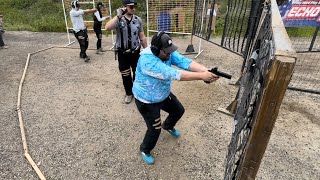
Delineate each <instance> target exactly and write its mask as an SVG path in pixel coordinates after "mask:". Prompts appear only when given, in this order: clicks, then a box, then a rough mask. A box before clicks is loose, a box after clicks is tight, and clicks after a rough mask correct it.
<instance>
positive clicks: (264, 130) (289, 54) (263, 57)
mask: <svg viewBox="0 0 320 180" xmlns="http://www.w3.org/2000/svg"><path fill="white" fill-rule="evenodd" d="M271 4H272V5H271ZM259 9H260V10H261V12H262V13H261V16H260V21H259V26H258V28H257V31H256V32H257V33H256V34H255V35H254V36H253V37H254V39H253V41H252V46H251V47H250V49H249V51H248V54H249V55H250V57H249V58H247V60H246V64H245V68H244V71H243V77H242V79H241V82H240V88H239V92H238V94H239V96H238V106H237V110H236V114H235V118H234V131H233V134H232V138H231V142H230V144H229V146H228V154H227V157H226V169H225V177H224V179H225V180H230V179H255V176H256V174H257V172H258V169H259V165H260V162H261V159H262V157H263V155H264V152H265V149H266V147H267V144H268V141H269V138H270V136H271V132H272V129H273V125H274V123H275V120H276V117H277V114H278V111H279V108H280V105H281V102H282V99H283V97H284V93H285V91H286V89H287V86H288V84H289V81H290V77H291V76H292V73H293V68H294V64H295V54H294V51H293V49H292V47H291V43H290V41H289V37H288V35H287V34H286V31H285V28H284V26H283V23H282V19H281V16H280V13H279V11H278V9H277V5H276V2H275V0H272V3H271V2H270V0H266V1H265V2H264V3H263V4H262V5H261V8H259ZM250 43H251V42H250ZM249 144H250V146H248V145H249Z"/></svg>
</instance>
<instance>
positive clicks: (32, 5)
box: [0, 0, 65, 32]
mask: <svg viewBox="0 0 320 180" xmlns="http://www.w3.org/2000/svg"><path fill="white" fill-rule="evenodd" d="M0 1H2V2H1V6H0V14H3V15H4V23H5V24H4V26H5V29H6V30H15V31H19V30H27V31H54V32H56V31H57V32H58V31H65V24H64V16H63V10H62V4H61V1H57V0H0Z"/></svg>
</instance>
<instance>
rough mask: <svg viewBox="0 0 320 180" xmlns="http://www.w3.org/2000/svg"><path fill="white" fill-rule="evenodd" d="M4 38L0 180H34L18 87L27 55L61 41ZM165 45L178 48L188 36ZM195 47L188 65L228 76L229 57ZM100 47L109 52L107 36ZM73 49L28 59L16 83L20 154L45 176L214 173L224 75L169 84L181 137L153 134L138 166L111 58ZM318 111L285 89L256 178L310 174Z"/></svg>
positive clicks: (49, 36)
mask: <svg viewBox="0 0 320 180" xmlns="http://www.w3.org/2000/svg"><path fill="white" fill-rule="evenodd" d="M4 38H5V42H7V44H9V46H10V47H9V49H6V50H0V57H1V61H0V67H1V68H0V77H1V78H0V81H1V83H0V90H1V92H3V93H2V94H3V96H2V97H1V102H0V107H1V108H0V117H1V121H0V122H1V126H0V142H1V143H0V162H1V163H0V179H37V175H36V174H35V172H34V171H33V169H32V167H31V166H30V165H29V164H28V163H27V161H26V159H25V158H24V156H23V149H22V143H21V135H20V129H19V123H18V118H17V113H16V111H15V109H16V101H17V92H18V86H19V82H20V78H21V75H22V72H23V68H24V65H25V61H26V59H27V53H29V52H33V51H36V50H39V49H43V48H46V47H50V46H52V45H65V44H67V43H68V42H67V35H66V34H65V33H31V32H6V34H5V36H4ZM90 38H91V39H90V48H94V46H95V42H94V40H95V39H94V36H90ZM72 39H74V38H73V37H72ZM173 41H174V43H176V44H177V45H178V46H179V47H180V49H179V50H180V52H183V51H184V50H185V49H186V47H187V44H188V43H189V41H190V40H189V39H187V38H174V39H173ZM194 42H195V48H196V47H197V42H196V40H194ZM202 43H203V48H204V52H203V54H201V55H200V56H199V58H198V59H196V60H197V61H198V62H200V63H203V64H205V65H207V66H219V67H220V68H221V69H223V70H224V71H226V72H229V73H230V74H233V75H234V76H237V75H238V73H239V69H240V67H241V63H242V62H241V59H240V58H239V57H238V56H237V55H234V54H230V52H228V51H226V50H224V49H221V48H219V47H216V46H214V45H212V44H210V43H206V42H203V41H202ZM103 44H104V45H106V46H107V47H108V48H110V45H111V38H104V40H103ZM72 47H78V46H77V44H74V45H72ZM78 54H79V50H78V49H62V48H54V49H50V50H47V51H43V52H41V53H38V54H35V55H33V56H32V57H31V61H30V65H29V66H30V67H29V69H28V72H27V76H26V81H25V83H24V87H23V94H22V101H21V106H22V110H23V117H24V121H25V128H26V135H27V141H28V146H29V152H30V154H31V155H32V157H33V159H34V160H35V162H36V163H37V164H38V166H39V168H40V169H41V171H42V172H43V173H44V175H45V176H46V178H47V179H223V174H224V160H225V156H226V152H227V146H228V143H229V140H230V136H231V131H232V126H233V120H232V118H231V117H228V116H226V115H224V114H221V113H219V112H217V111H216V109H217V108H219V107H226V106H227V105H228V104H229V103H230V102H231V101H232V100H233V98H234V97H235V94H236V91H237V88H236V87H234V86H230V85H228V81H227V80H225V79H221V80H219V81H218V82H216V83H215V84H211V85H207V84H205V83H203V82H200V81H198V82H174V83H173V93H174V94H175V95H176V96H177V97H178V98H179V100H180V101H181V102H182V104H183V105H184V106H185V109H186V113H185V115H184V116H183V118H182V119H181V121H180V122H179V123H178V125H177V128H179V129H180V130H181V132H182V136H181V138H179V139H173V138H172V137H170V136H169V134H167V133H166V132H162V133H161V136H160V139H159V142H158V144H157V146H156V148H155V149H154V151H153V153H154V155H155V158H156V163H155V164H154V165H153V166H148V165H145V164H143V163H142V161H141V160H140V157H139V155H138V147H139V144H140V142H141V140H142V138H143V135H144V132H145V130H146V127H145V125H144V122H143V120H142V118H141V116H140V114H139V113H138V111H137V109H136V107H135V104H134V103H131V104H129V105H126V104H124V103H122V99H123V96H124V90H123V87H122V82H121V77H120V73H119V72H118V70H117V61H115V60H114V54H113V53H112V52H106V53H104V54H103V55H96V54H95V51H89V53H88V54H89V55H90V56H91V59H92V60H91V62H90V63H84V62H83V61H81V60H80V59H79V58H78ZM190 57H193V56H190ZM319 110H320V96H317V95H310V94H305V93H298V92H293V91H288V92H287V95H286V97H285V99H284V102H283V105H282V107H281V110H280V113H279V118H278V120H277V122H276V125H275V129H274V131H273V134H272V137H271V139H270V143H269V146H268V149H267V152H266V154H265V157H264V159H263V163H262V165H261V168H260V171H259V173H258V176H257V179H286V180H287V179H318V177H320V167H319V162H320V145H319V144H320V133H319V132H320V115H319V113H317V112H318V111H319ZM162 116H163V119H164V118H165V117H166V114H165V113H163V114H162Z"/></svg>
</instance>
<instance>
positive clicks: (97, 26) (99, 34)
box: [93, 23, 102, 49]
mask: <svg viewBox="0 0 320 180" xmlns="http://www.w3.org/2000/svg"><path fill="white" fill-rule="evenodd" d="M101 25H102V24H100V23H94V25H93V30H94V32H95V33H96V36H97V38H98V40H97V49H100V48H101V39H102V31H101Z"/></svg>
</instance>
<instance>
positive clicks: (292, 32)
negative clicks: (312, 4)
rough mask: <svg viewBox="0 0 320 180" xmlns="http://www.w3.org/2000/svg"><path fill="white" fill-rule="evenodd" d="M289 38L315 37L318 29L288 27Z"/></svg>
mask: <svg viewBox="0 0 320 180" xmlns="http://www.w3.org/2000/svg"><path fill="white" fill-rule="evenodd" d="M286 30H287V33H288V35H289V37H313V34H314V32H315V30H316V27H287V28H286Z"/></svg>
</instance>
